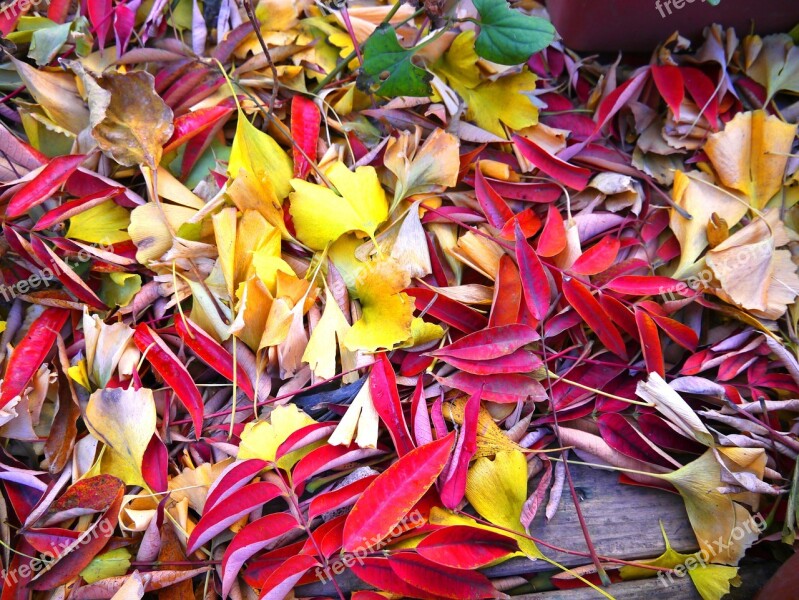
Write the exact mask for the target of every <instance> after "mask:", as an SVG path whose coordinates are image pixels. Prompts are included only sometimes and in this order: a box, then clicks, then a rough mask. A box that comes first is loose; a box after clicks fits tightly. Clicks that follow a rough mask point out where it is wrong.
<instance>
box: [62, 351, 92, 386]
mask: <svg viewBox="0 0 799 600" xmlns="http://www.w3.org/2000/svg"><path fill="white" fill-rule="evenodd" d="M67 373H69V376H70V377H71V378H72V381H75V382H77V383H79V384H80V385H82V386H83V387H84V389H87V390H91V389H92V384H91V383H89V371H88V369H87V368H86V359H85V358H83V359H81V360H79V361H78V362H77V363H75V364H74V365H72V366H71V367H70V368H69V369H68V370H67Z"/></svg>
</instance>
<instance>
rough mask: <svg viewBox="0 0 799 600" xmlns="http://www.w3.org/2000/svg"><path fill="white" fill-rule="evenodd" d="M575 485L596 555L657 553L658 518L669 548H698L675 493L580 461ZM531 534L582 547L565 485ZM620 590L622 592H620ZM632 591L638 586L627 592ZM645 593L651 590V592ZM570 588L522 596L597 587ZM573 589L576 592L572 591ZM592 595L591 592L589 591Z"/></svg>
mask: <svg viewBox="0 0 799 600" xmlns="http://www.w3.org/2000/svg"><path fill="white" fill-rule="evenodd" d="M571 472H572V475H573V477H574V484H575V487H576V488H577V490H578V492H579V494H580V495H581V497H582V501H581V503H580V507H581V508H582V511H583V515H584V517H585V520H586V524H587V526H588V531H589V532H590V534H591V539H592V540H593V542H594V546H595V548H596V551H597V553H598V554H600V555H603V556H609V557H612V558H623V559H628V560H630V559H642V558H651V557H655V556H658V555H659V554H661V553H662V552H663V550H664V549H665V546H664V544H663V537H662V535H661V533H660V526H659V524H658V520H662V521H663V524H664V526H665V528H666V533H667V535H668V536H669V540H670V541H671V544H672V547H673V548H674V549H675V550H677V551H678V552H691V551H695V550H696V549H697V544H696V538H695V537H694V534H693V531H692V530H691V526H690V524H689V523H688V517H687V515H686V513H685V508H684V505H683V502H682V499H681V498H680V496H678V495H676V494H672V493H669V492H665V491H662V490H656V489H649V488H644V487H639V486H630V485H622V484H620V483H618V475H617V474H615V473H610V472H607V471H602V470H599V469H591V468H588V467H583V466H578V465H576V466H572V468H571ZM530 533H531V535H532V536H533V537H536V538H539V539H541V540H544V541H546V542H549V543H551V544H554V545H555V546H559V547H561V548H568V549H570V550H578V551H583V552H584V551H585V550H586V544H585V538H584V537H583V533H582V530H581V529H580V524H579V522H578V520H577V514H576V512H575V509H574V505H573V503H572V500H571V496H570V494H569V491H568V488H567V489H564V492H563V499H562V501H561V505H560V509H559V510H558V512H557V514H556V515H555V516H554V517H553V519H552V520H551V521H550V522H549V523H547V522H546V520H545V519H544V517H543V509H542V510H540V511H539V515H538V516H537V517H536V519H535V521H534V522H533V524H532V527H531V529H530ZM539 547H540V548H541V550H542V551H543V552H544V554H546V555H547V556H550V557H551V558H553V559H554V560H556V561H558V562H559V563H561V564H563V565H566V566H569V567H575V566H579V565H584V564H587V563H590V560H589V559H586V558H583V557H580V556H574V555H571V554H564V553H561V552H553V551H550V550H548V549H546V548H544V547H543V546H539ZM550 570H552V566H551V565H549V564H547V563H545V562H543V561H530V560H527V559H513V560H509V561H507V562H505V563H502V564H500V565H497V566H495V567H491V568H489V569H486V571H485V572H486V574H487V575H489V576H490V577H492V578H495V577H506V576H513V575H530V574H533V573H536V572H539V571H550ZM336 580H337V581H338V582H339V585H340V586H341V588H342V589H343V590H345V591H351V590H355V589H364V588H365V587H368V586H366V585H365V584H363V582H361V581H360V580H358V579H357V578H356V577H355V576H353V575H352V573H351V572H349V571H345V572H344V573H342V574H341V575H339V576H337V577H336ZM653 584H654V586H657V585H658V583H657V581H647V582H627V583H625V584H619V585H618V586H611V588H609V590H608V591H609V592H610V593H611V595H613V594H614V588H616V587H618V588H619V592H620V594H619V597H620V598H632V597H641V596H640V595H638V594H639V593H643V594H644V595H646V594H647V593H648V592H647V591H646V590H650V588H651V592H654V591H655V590H656V589H657V587H652V585H653ZM622 590H626V591H627V595H623V594H622V593H621V592H622ZM631 590H638V591H637V592H634V594H635V595H633V596H631V595H629V594H630V591H631ZM651 592H650V593H651ZM581 593H583V592H582V591H578V590H571V591H569V592H568V596H564V595H562V592H547V593H542V594H535V595H532V596H526V598H541V599H542V600H550V598H551V599H552V600H554V599H555V598H566V597H568V598H570V599H571V598H574V599H575V600H578V598H591V597H599V596H598V594H596V592H593V591H589V592H586V593H588V594H589V595H577V594H581ZM572 594H575V595H572ZM591 594H593V595H591ZM668 594H669V596H668V597H669V598H677V599H686V600H687V599H689V598H690V599H692V598H696V593H695V591H694V590H693V587H692V586H691V585H690V583H688V582H687V581H686V582H681V583H680V584H679V585H674V586H671V587H670V588H669V590H668ZM315 595H320V596H323V595H324V596H330V595H332V596H335V592H334V589H333V586H332V585H330V584H329V583H328V584H327V585H322V584H309V585H307V586H303V587H302V588H300V589H298V590H297V596H315Z"/></svg>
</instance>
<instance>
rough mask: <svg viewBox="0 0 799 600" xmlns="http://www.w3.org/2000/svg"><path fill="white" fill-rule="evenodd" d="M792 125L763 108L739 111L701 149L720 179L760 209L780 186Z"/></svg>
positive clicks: (789, 146) (794, 126)
mask: <svg viewBox="0 0 799 600" xmlns="http://www.w3.org/2000/svg"><path fill="white" fill-rule="evenodd" d="M796 127H797V126H796V125H795V124H793V125H791V124H789V123H786V122H785V121H782V120H781V119H779V118H777V117H775V116H774V115H771V116H769V115H767V114H766V111H764V110H756V111H754V112H752V111H749V112H740V113H738V114H737V115H735V117H734V118H733V119H732V121H730V122H729V123H727V125H726V126H725V128H724V131H720V132H718V133H714V134H712V135H711V136H710V137H708V140H707V143H706V144H705V148H704V150H705V152H706V153H707V155H708V157H709V158H710V162H711V163H713V167H714V168H715V170H716V172H717V173H718V175H719V178H720V179H721V181H722V183H724V185H726V186H727V187H730V188H733V189H736V190H738V191H740V192H742V193H744V194H746V195H747V196H748V197H749V200H750V202H751V204H752V206H753V207H754V208H756V209H758V210H760V209H762V208H763V207H764V206H765V205H766V203H767V202H768V201H769V199H770V198H771V197H772V196H774V194H776V193H777V192H778V191H779V190H780V188H782V180H783V177H784V176H785V166H786V165H787V164H788V156H789V154H790V152H791V146H792V145H793V140H794V138H795V137H796Z"/></svg>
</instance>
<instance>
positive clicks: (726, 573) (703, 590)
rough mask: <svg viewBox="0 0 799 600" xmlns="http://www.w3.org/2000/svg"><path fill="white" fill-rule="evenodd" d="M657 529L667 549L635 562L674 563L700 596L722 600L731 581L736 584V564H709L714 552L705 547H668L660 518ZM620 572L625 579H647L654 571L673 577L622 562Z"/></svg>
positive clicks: (670, 566)
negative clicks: (683, 551)
mask: <svg viewBox="0 0 799 600" xmlns="http://www.w3.org/2000/svg"><path fill="white" fill-rule="evenodd" d="M660 531H661V533H662V534H663V541H664V542H665V543H666V551H665V552H664V553H663V554H661V555H660V556H658V557H657V558H653V559H651V560H639V561H637V562H638V563H640V564H642V565H649V566H652V567H665V568H667V569H674V567H677V568H678V571H679V572H678V573H677V576H678V577H684V576H685V572H686V571H687V572H688V576H689V577H690V578H691V581H693V583H694V586H695V587H696V591H697V592H699V595H700V596H702V600H721V598H722V597H723V596H725V595H727V594H729V593H730V584H733V585H736V584H737V583H738V582H737V577H738V567H728V566H725V565H714V564H712V560H713V556H712V555H710V554H709V553H708V552H707V551H704V552H695V553H694V554H681V553H679V552H677V551H676V550H674V548H672V547H671V543H670V542H669V538H668V537H667V536H666V530H665V529H664V527H663V523H662V522H661V523H660ZM709 563H710V564H709ZM680 565H682V567H680ZM619 574H620V575H621V578H622V579H625V580H631V579H646V578H648V577H655V576H656V575H657V577H658V578H662V581H663V582H664V583H666V582H671V580H672V578H673V575H672V573H670V572H663V571H654V570H652V569H645V568H643V567H633V566H630V565H625V566H623V567H622V568H621V569H620V571H619Z"/></svg>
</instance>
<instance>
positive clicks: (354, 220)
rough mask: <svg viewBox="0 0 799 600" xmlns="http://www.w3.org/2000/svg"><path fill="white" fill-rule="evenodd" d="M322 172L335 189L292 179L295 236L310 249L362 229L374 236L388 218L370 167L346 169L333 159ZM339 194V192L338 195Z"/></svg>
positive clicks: (319, 248) (342, 164)
mask: <svg viewBox="0 0 799 600" xmlns="http://www.w3.org/2000/svg"><path fill="white" fill-rule="evenodd" d="M325 175H326V176H327V177H328V179H330V181H331V183H332V184H333V185H334V186H335V187H336V189H337V190H338V192H339V193H338V194H337V193H336V192H334V191H333V190H331V189H329V188H326V187H324V186H321V185H317V184H314V183H309V182H307V181H303V180H302V179H292V180H291V185H292V187H293V188H294V192H292V194H291V216H292V218H293V220H294V227H295V228H296V230H297V238H298V239H299V240H300V241H301V242H303V243H304V244H306V245H308V246H309V247H310V248H313V249H314V250H322V249H324V248H325V246H327V244H328V243H331V242H335V241H336V240H337V239H338V238H339V237H341V235H342V234H344V233H347V232H348V231H362V232H364V233H366V234H368V235H369V236H370V237H372V238H374V235H375V231H376V230H377V228H378V226H379V225H380V224H381V223H382V222H383V221H385V220H386V218H387V217H388V201H387V200H386V194H385V192H384V191H383V188H382V187H381V186H380V181H379V180H378V178H377V172H376V171H375V169H374V167H358V168H357V169H355V172H352V171H350V170H349V169H348V168H347V166H346V165H345V164H344V163H342V162H335V163H333V165H332V166H330V167H329V168H328V169H327V171H326V172H325ZM339 194H341V195H339Z"/></svg>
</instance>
